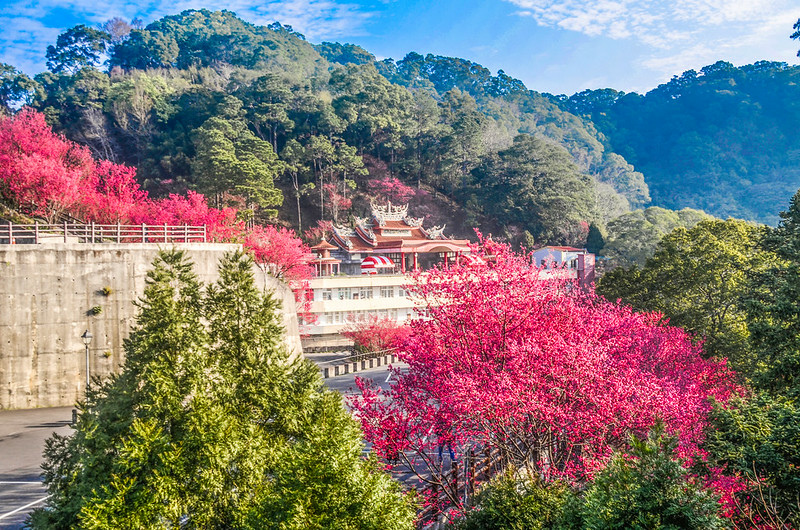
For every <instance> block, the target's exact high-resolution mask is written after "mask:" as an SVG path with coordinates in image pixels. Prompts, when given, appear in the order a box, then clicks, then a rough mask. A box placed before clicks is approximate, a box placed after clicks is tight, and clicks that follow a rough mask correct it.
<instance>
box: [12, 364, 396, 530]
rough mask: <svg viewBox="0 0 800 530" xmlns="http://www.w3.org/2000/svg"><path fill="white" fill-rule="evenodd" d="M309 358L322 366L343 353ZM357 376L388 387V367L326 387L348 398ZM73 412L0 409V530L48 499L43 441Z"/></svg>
mask: <svg viewBox="0 0 800 530" xmlns="http://www.w3.org/2000/svg"><path fill="white" fill-rule="evenodd" d="M310 357H312V360H315V361H318V362H321V363H325V362H335V361H337V360H338V359H340V358H341V357H342V354H341V353H339V354H329V355H325V356H320V357H317V356H310ZM314 357H317V358H314ZM356 377H361V378H365V379H372V380H373V381H375V383H376V384H377V385H378V386H380V387H381V388H383V389H387V388H388V387H389V385H390V373H389V371H388V367H387V366H380V367H377V368H373V369H371V370H364V371H361V372H358V373H355V374H347V375H343V376H339V377H331V378H328V379H325V384H326V385H327V386H328V387H329V388H331V389H333V390H336V391H338V392H340V393H341V394H342V395H343V396H344V397H345V398H348V397H350V396H353V395H354V394H355V393H357V392H358V388H357V387H356V384H355V378H356ZM72 409H73V407H59V408H45V409H26V410H0V530H12V529H13V530H17V529H20V528H22V527H23V523H24V522H25V519H26V518H27V516H28V513H30V512H31V510H33V509H35V508H36V507H37V506H39V505H40V504H41V503H43V502H44V501H45V499H46V498H47V492H46V490H45V488H44V486H43V484H42V479H41V475H40V474H41V471H42V470H41V467H40V464H41V462H42V452H43V451H44V442H45V440H46V439H47V438H49V437H50V436H51V435H52V433H54V432H57V433H59V434H61V435H67V434H70V432H71V430H70V428H69V425H70V422H71V421H72Z"/></svg>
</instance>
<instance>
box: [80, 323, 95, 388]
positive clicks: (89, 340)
mask: <svg viewBox="0 0 800 530" xmlns="http://www.w3.org/2000/svg"><path fill="white" fill-rule="evenodd" d="M81 338H82V339H83V345H84V346H86V388H87V389H88V388H89V344H91V343H92V338H93V337H92V334H91V333H89V330H88V329H87V330H86V331H84V332H83V335H81Z"/></svg>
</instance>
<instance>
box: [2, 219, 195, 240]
mask: <svg viewBox="0 0 800 530" xmlns="http://www.w3.org/2000/svg"><path fill="white" fill-rule="evenodd" d="M50 242H64V243H69V242H78V243H207V242H208V234H207V231H206V227H205V225H203V226H189V225H167V224H163V225H147V224H141V225H123V224H119V223H117V224H95V223H89V224H85V223H69V222H66V221H65V222H64V223H58V224H43V223H34V224H16V223H11V222H9V223H8V224H6V225H0V244H11V245H15V244H23V245H24V244H38V243H50Z"/></svg>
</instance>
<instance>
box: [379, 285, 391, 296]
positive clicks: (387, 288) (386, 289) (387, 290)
mask: <svg viewBox="0 0 800 530" xmlns="http://www.w3.org/2000/svg"><path fill="white" fill-rule="evenodd" d="M381 298H394V287H393V286H391V285H384V286H382V287H381Z"/></svg>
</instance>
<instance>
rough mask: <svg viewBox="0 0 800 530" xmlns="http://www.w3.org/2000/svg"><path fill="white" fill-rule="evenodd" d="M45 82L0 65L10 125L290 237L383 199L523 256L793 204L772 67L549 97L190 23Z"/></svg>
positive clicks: (54, 71) (204, 21)
mask: <svg viewBox="0 0 800 530" xmlns="http://www.w3.org/2000/svg"><path fill="white" fill-rule="evenodd" d="M47 66H48V71H46V72H43V73H41V74H39V75H37V76H35V77H34V78H33V79H31V78H29V77H28V76H26V75H24V74H22V73H20V72H19V71H17V70H16V69H15V68H14V67H13V66H12V65H0V105H2V107H3V109H4V111H5V112H13V111H14V110H15V109H17V108H19V107H20V106H21V105H23V104H28V105H30V106H32V107H33V108H35V109H36V110H39V111H40V112H43V113H44V114H45V115H46V117H47V120H48V122H49V124H50V125H51V126H52V127H53V128H54V129H55V130H57V131H59V132H61V133H62V134H64V135H65V136H66V137H67V138H68V139H70V140H73V141H77V142H80V143H82V144H85V145H87V146H89V148H90V149H91V151H92V153H93V154H94V155H95V156H96V157H97V158H103V159H109V160H111V161H113V162H116V163H124V164H127V165H131V166H134V167H136V168H137V178H138V179H139V181H140V182H141V183H142V185H143V186H144V187H145V189H147V190H148V192H149V193H150V195H151V196H156V197H158V196H166V195H168V194H170V193H182V192H184V191H186V190H196V191H200V192H202V193H204V194H206V195H207V196H208V197H209V198H210V200H212V202H213V203H214V204H215V205H216V206H221V205H224V204H235V205H236V206H237V207H238V208H239V210H240V211H242V212H245V213H246V215H249V216H250V217H253V216H254V217H256V218H259V219H261V220H264V221H266V220H269V221H275V220H277V221H278V222H280V223H282V224H284V225H286V226H292V227H294V228H296V229H298V230H299V231H300V232H302V231H303V230H307V229H308V228H311V227H314V226H316V225H317V222H318V221H320V220H324V221H333V222H337V223H344V222H347V220H348V217H349V216H353V215H363V214H364V213H365V212H366V210H367V207H368V204H369V202H370V201H371V200H376V199H381V200H385V199H390V200H395V201H398V202H411V203H412V210H413V211H414V212H415V215H419V216H425V217H426V218H427V219H428V222H430V223H436V224H441V223H448V232H450V233H453V234H457V235H468V234H470V233H471V232H472V229H473V228H480V229H481V230H482V231H484V232H488V233H492V234H493V235H495V236H499V237H501V238H505V239H507V240H509V241H510V242H512V243H513V244H520V243H521V244H524V245H526V246H529V247H530V246H531V245H532V244H545V243H566V244H579V245H583V244H585V243H586V239H587V235H589V236H590V239H592V234H591V232H592V231H593V230H594V231H595V232H596V233H597V234H600V235H601V237H600V238H599V241H600V243H599V244H600V245H602V240H603V237H602V236H605V238H606V240H607V241H611V242H612V243H613V241H614V240H615V239H617V240H621V238H624V237H629V236H630V234H627V235H625V234H621V233H620V234H617V233H615V232H614V226H615V224H614V221H615V220H618V219H619V218H620V216H627V217H623V218H622V220H621V221H617V223H616V225H617V226H627V227H630V226H631V225H630V220H631V219H636V218H638V217H642V215H645V214H644V213H642V212H639V213H635V212H634V211H635V210H638V209H641V208H644V207H647V206H663V207H665V208H670V209H676V210H677V209H680V208H686V207H691V208H697V209H702V210H704V211H706V212H707V213H709V214H712V215H715V216H719V217H726V216H729V215H734V216H738V217H743V218H746V219H751V220H759V221H767V222H774V221H776V219H777V217H776V216H775V212H777V211H778V210H779V209H780V206H781V205H782V204H785V202H786V200H787V199H788V197H790V196H791V194H792V193H793V192H794V190H795V189H797V188H798V187H800V172H798V170H797V169H796V165H797V164H796V161H797V157H798V153H800V146H799V145H798V144H797V142H798V140H796V138H795V136H793V135H792V134H791V131H792V130H793V129H794V128H795V127H794V124H796V123H797V122H798V120H800V111H799V110H798V104H797V103H796V101H798V98H797V90H798V88H797V85H796V84H795V81H794V80H795V78H796V77H797V76H798V75H799V74H798V72H800V69H798V68H796V67H789V66H787V65H786V64H783V63H766V62H761V63H757V64H755V65H750V66H745V67H741V68H734V67H733V66H731V65H730V64H728V63H722V62H720V63H717V64H715V65H712V66H709V67H706V68H703V69H702V71H701V72H700V73H699V74H698V73H696V72H694V71H690V72H686V73H684V74H683V75H682V76H681V77H675V78H674V79H673V80H672V81H670V82H669V83H667V84H665V85H662V86H659V87H658V88H656V89H655V90H653V91H651V92H649V93H647V94H646V95H639V94H625V93H622V92H617V91H614V90H610V89H607V90H596V91H586V92H581V93H579V94H575V95H573V96H571V97H567V96H552V95H549V94H541V93H538V92H535V91H533V90H529V89H528V88H526V87H525V85H524V84H523V83H522V82H521V81H519V80H517V79H514V78H511V77H509V76H508V75H506V74H505V73H504V72H503V71H502V70H501V71H499V72H498V73H497V75H492V73H491V72H490V71H489V70H487V69H486V68H484V67H482V66H481V65H479V64H476V63H473V62H470V61H468V60H464V59H458V58H452V57H441V56H434V55H425V56H423V55H420V54H418V53H409V54H408V55H406V57H404V58H403V59H401V60H398V61H394V60H392V59H386V60H377V59H376V58H375V57H374V56H373V55H372V54H370V53H369V52H368V51H366V50H364V49H362V48H360V47H358V46H355V45H350V44H339V43H330V42H323V43H321V44H318V45H314V44H311V43H309V42H308V41H306V40H305V38H304V37H303V35H301V34H299V33H297V32H295V31H293V29H292V28H291V27H289V26H284V25H281V24H279V23H274V24H271V25H269V26H257V25H253V24H250V23H248V22H246V21H243V20H241V19H239V18H238V17H236V15H235V14H233V13H231V12H228V11H221V12H211V11H207V10H199V11H197V10H190V11H184V12H182V13H180V14H178V15H173V16H167V17H164V18H162V19H160V20H156V21H155V22H153V23H151V24H149V25H147V26H146V27H144V26H143V25H142V24H141V23H140V22H138V21H133V22H131V23H127V22H125V21H123V20H121V19H112V20H110V21H109V22H107V23H106V24H105V25H104V26H103V27H102V28H92V27H88V26H84V25H79V26H75V27H74V28H71V29H69V30H67V31H65V32H64V33H62V34H61V35H60V36H59V37H58V40H57V41H56V43H54V44H53V45H51V46H49V47H48V50H47ZM651 196H652V200H651ZM654 214H659V215H667V216H670V215H672V214H664V210H661V209H658V210H652V209H651V210H650V213H649V214H647V215H646V216H649V217H652V215H654ZM631 215H633V217H630V216H631ZM699 215H700V214H691V215H689V217H691V218H693V219H694V218H696V220H695V221H694V222H697V220H699V219H700V217H699ZM637 216H638V217H637ZM683 217H686V215H683ZM626 220H627V221H626ZM671 226H677V225H675V224H674V223H673V225H671ZM597 234H595V235H597ZM656 241H657V238H656V239H654V240H653V242H652V244H651V245H649V246H651V247H652V246H654V245H655V242H656ZM646 246H647V245H646ZM612 247H614V244H612ZM617 247H619V245H618V244H617ZM614 248H616V247H614ZM615 251H616V252H618V253H619V249H618V248H617V249H616V250H615ZM624 253H625V252H624V251H623V252H622V254H624ZM645 257H646V256H645ZM624 259H625V260H628V261H636V259H637V258H635V257H634V258H630V259H629V258H628V257H624Z"/></svg>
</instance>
